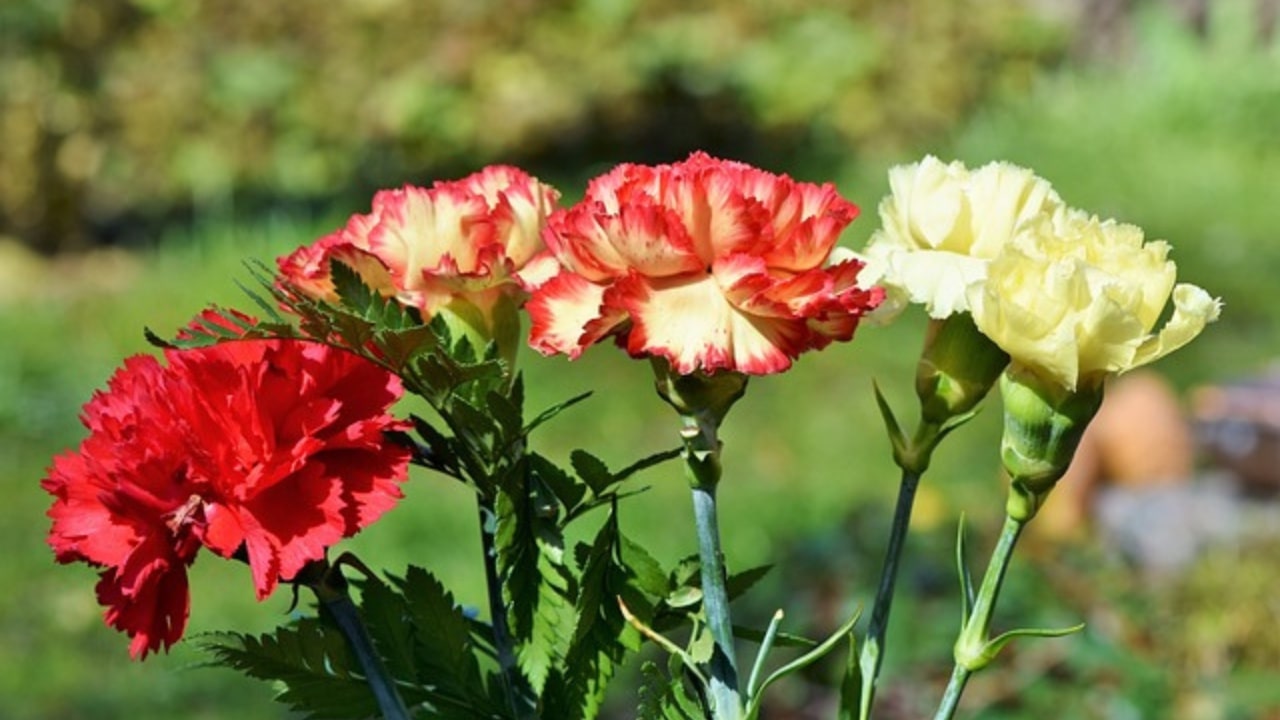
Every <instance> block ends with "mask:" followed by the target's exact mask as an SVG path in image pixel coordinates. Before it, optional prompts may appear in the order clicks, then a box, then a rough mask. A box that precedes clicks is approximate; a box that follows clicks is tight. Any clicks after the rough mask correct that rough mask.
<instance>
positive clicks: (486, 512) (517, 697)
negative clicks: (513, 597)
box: [477, 499, 538, 720]
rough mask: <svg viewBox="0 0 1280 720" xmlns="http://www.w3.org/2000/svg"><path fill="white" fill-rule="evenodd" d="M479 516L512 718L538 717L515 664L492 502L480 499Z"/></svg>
mask: <svg viewBox="0 0 1280 720" xmlns="http://www.w3.org/2000/svg"><path fill="white" fill-rule="evenodd" d="M477 511H478V514H479V517H480V549H481V553H482V554H483V555H484V580H485V589H486V591H487V593H488V596H489V618H490V621H489V622H490V627H491V628H492V629H493V647H494V649H495V650H496V652H497V654H498V671H499V674H500V677H501V678H502V688H503V691H504V694H505V695H506V697H507V704H508V706H509V707H510V709H511V713H512V716H513V717H515V718H519V719H520V720H530V719H532V718H536V717H538V712H537V698H536V697H535V696H534V692H533V688H531V687H529V683H528V681H527V680H526V679H525V677H524V675H523V674H521V673H520V669H519V667H518V665H517V663H516V651H515V642H514V641H513V640H512V638H511V628H510V626H509V625H508V624H507V605H506V603H505V602H503V600H502V579H501V578H500V577H499V575H498V550H497V538H496V535H497V518H496V515H495V512H494V508H493V504H492V502H489V501H486V500H484V499H479V500H477Z"/></svg>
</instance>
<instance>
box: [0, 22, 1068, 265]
mask: <svg viewBox="0 0 1280 720" xmlns="http://www.w3.org/2000/svg"><path fill="white" fill-rule="evenodd" d="M1023 5H1024V2H1022V1H1020V0H963V1H961V2H953V0H845V1H844V2H834V1H827V2H824V1H822V0H809V1H807V0H789V1H785V2H774V1H766V0H709V1H708V2H703V3H685V2H678V1H676V0H655V1H652V2H640V0H430V1H427V2H424V1H421V0H331V1H328V2H321V0H300V1H298V2H288V3H264V2H256V1H255V0H226V1H224V2H198V0H6V2H4V3H3V4H2V5H0V88H3V90H2V91H0V135H2V136H3V142H0V167H3V169H4V172H3V174H0V235H4V234H11V235H15V236H17V237H18V238H20V239H21V240H22V241H24V242H26V243H27V244H29V245H31V246H33V247H37V248H39V249H41V250H44V251H56V250H64V249H69V248H73V247H76V246H81V245H84V244H86V243H88V242H90V241H92V240H94V239H101V238H102V237H117V238H118V237H124V238H128V237H129V236H130V234H131V233H133V234H137V233H138V232H139V230H138V229H139V228H142V229H143V232H145V229H146V228H147V227H148V221H154V220H155V219H157V218H161V217H164V216H165V215H166V214H172V213H174V212H191V211H194V212H196V213H197V214H201V213H204V214H209V213H212V214H219V213H222V214H225V213H227V212H228V211H229V210H230V209H231V207H232V203H233V201H234V202H235V203H237V210H238V211H239V210H243V208H244V207H245V206H246V202H249V204H250V205H251V204H252V203H251V202H250V201H252V199H253V198H255V197H256V198H258V199H259V200H261V199H267V200H269V201H270V202H282V201H293V200H298V201H308V200H311V201H316V200H319V201H324V200H332V199H333V197H334V196H335V195H337V194H339V193H342V192H350V191H353V190H358V191H360V192H366V191H367V189H368V188H370V187H373V186H378V185H386V184H395V183H398V182H403V181H405V180H407V179H410V178H412V177H415V176H422V175H425V174H431V173H442V172H452V171H454V170H461V169H469V168H472V167H474V166H476V165H478V164H481V163H484V162H491V161H494V160H498V159H502V160H508V161H528V160H530V159H533V160H534V161H537V159H538V158H541V159H542V160H541V162H542V163H543V164H546V165H553V164H554V163H556V162H557V160H556V158H568V159H570V160H577V161H583V160H585V159H590V158H600V157H608V158H610V159H622V157H621V156H622V153H623V152H627V153H629V154H628V155H627V156H626V158H627V159H637V160H643V159H672V157H671V156H672V155H673V154H678V153H683V152H687V151H688V149H689V148H690V147H691V146H693V145H698V144H702V145H711V146H712V147H711V149H713V150H714V149H716V148H715V147H714V145H715V144H720V146H721V151H728V150H737V151H739V152H740V153H741V154H744V155H748V156H749V155H751V151H750V148H751V147H755V148H763V149H765V150H764V151H765V152H772V153H775V154H776V155H777V156H778V157H790V152H791V149H794V148H796V147H797V146H801V147H806V148H812V147H825V148H838V149H839V150H840V151H841V152H842V153H844V152H848V151H849V149H850V148H852V149H854V151H856V150H857V149H863V150H866V149H873V150H874V151H880V152H891V151H892V149H894V148H899V147H901V146H903V145H904V144H916V143H919V142H920V141H921V139H922V138H927V137H932V136H935V135H936V134H937V133H939V132H942V131H946V130H948V129H950V128H951V127H953V126H954V125H955V123H956V122H957V121H958V120H959V119H961V118H963V117H964V116H965V115H966V113H967V112H968V111H969V110H970V109H971V108H973V107H974V106H975V104H976V103H978V102H979V101H980V100H981V99H982V98H983V97H984V96H986V95H988V94H989V93H990V92H991V91H992V90H993V89H999V88H1006V89H1007V88H1008V87H1010V86H1014V87H1018V86H1023V85H1025V84H1027V83H1028V82H1029V80H1030V78H1031V77H1032V75H1033V74H1034V70H1035V69H1036V67H1037V66H1038V65H1040V64H1041V63H1043V62H1045V61H1046V60H1049V59H1051V58H1053V57H1055V56H1056V54H1057V53H1058V52H1059V51H1060V49H1061V48H1062V47H1063V46H1064V45H1065V41H1066V38H1065V37H1064V36H1063V35H1062V34H1061V33H1059V32H1057V31H1056V30H1055V29H1054V28H1052V27H1050V26H1048V25H1046V24H1045V23H1043V22H1040V21H1038V20H1037V19H1036V16H1035V15H1033V14H1032V13H1031V12H1030V11H1029V10H1028V9H1026V8H1024V7H1023ZM735 138H737V140H735ZM744 138H745V140H743V139H744ZM733 142H739V144H740V145H742V146H741V147H735V146H732V145H729V146H726V145H725V143H733ZM637 151H638V152H641V153H647V154H649V155H651V156H653V157H652V158H649V157H634V155H635V153H636V152H637Z"/></svg>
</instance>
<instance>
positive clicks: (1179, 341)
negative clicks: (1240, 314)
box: [1129, 283, 1222, 368]
mask: <svg viewBox="0 0 1280 720" xmlns="http://www.w3.org/2000/svg"><path fill="white" fill-rule="evenodd" d="M1221 311H1222V301H1221V300H1218V299H1216V298H1214V297H1212V296H1211V295H1209V293H1207V292H1205V291H1204V290H1203V289H1201V288H1199V287H1196V286H1195V285H1191V284H1188V283H1181V284H1179V285H1177V286H1176V287H1174V288H1173V317H1171V318H1169V322H1168V323H1166V324H1165V326H1164V327H1163V328H1161V329H1160V333H1159V334H1157V335H1155V336H1154V337H1151V338H1148V339H1147V341H1146V342H1144V343H1142V345H1141V346H1140V347H1139V348H1138V351H1137V353H1136V354H1135V355H1134V358H1133V364H1132V365H1130V366H1129V367H1130V368H1135V367H1138V366H1140V365H1146V364H1147V363H1149V362H1151V361H1153V360H1156V359H1158V358H1162V357H1164V356H1165V355H1168V354H1169V353H1171V352H1173V351H1174V350H1177V349H1178V348H1180V347H1182V346H1183V345H1186V344H1187V343H1189V342H1191V341H1192V340H1194V339H1195V337H1196V336H1197V335H1199V334H1200V332H1201V331H1202V330H1204V327H1205V325H1208V324H1209V323H1211V322H1213V321H1215V320H1217V319H1218V315H1219V313H1221Z"/></svg>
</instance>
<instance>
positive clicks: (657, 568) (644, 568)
mask: <svg viewBox="0 0 1280 720" xmlns="http://www.w3.org/2000/svg"><path fill="white" fill-rule="evenodd" d="M619 539H620V541H621V548H620V553H619V555H620V557H621V558H622V564H623V566H624V567H626V569H627V571H628V572H629V573H630V574H631V577H632V578H633V583H634V585H635V586H636V587H637V588H639V589H640V590H641V591H643V592H644V593H646V594H648V595H651V596H653V597H657V598H661V597H665V596H666V595H667V593H668V592H669V591H670V589H671V587H670V585H669V584H668V582H667V573H666V572H664V571H663V569H662V565H660V564H659V563H658V561H657V560H655V559H654V558H653V556H652V555H650V554H649V551H648V550H645V549H644V547H643V546H641V545H639V544H638V543H636V542H634V541H632V540H631V539H630V538H628V537H626V536H625V535H622V536H620V538H619Z"/></svg>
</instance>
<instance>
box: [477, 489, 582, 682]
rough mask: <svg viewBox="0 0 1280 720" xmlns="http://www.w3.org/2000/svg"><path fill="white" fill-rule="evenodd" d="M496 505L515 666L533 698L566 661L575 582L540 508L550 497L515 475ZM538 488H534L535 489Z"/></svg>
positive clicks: (560, 541)
mask: <svg viewBox="0 0 1280 720" xmlns="http://www.w3.org/2000/svg"><path fill="white" fill-rule="evenodd" d="M512 475H513V480H514V482H512V483H504V486H503V487H501V488H500V491H499V493H498V497H497V501H496V504H495V512H496V527H495V530H496V532H495V536H494V540H495V548H496V550H497V555H498V572H499V576H500V578H501V583H502V591H503V599H504V600H505V601H506V602H507V606H508V607H509V608H510V622H511V632H512V635H513V636H514V639H515V641H516V661H517V663H518V665H519V667H520V671H521V672H522V673H523V674H524V676H525V677H526V678H527V679H528V680H529V684H530V686H531V687H532V688H533V690H534V692H535V693H537V694H539V695H541V694H542V690H543V687H544V686H545V684H546V681H547V678H548V677H549V675H550V674H551V671H552V669H553V668H554V667H555V665H556V664H557V663H558V662H559V661H560V660H561V659H562V658H563V657H564V653H565V647H564V646H565V644H566V642H567V638H566V635H567V633H566V632H565V626H566V625H567V624H568V622H569V620H568V618H566V617H565V615H566V611H567V610H568V608H569V600H568V599H567V596H568V594H569V590H570V587H571V585H572V583H573V581H574V578H573V576H572V575H571V574H570V572H569V570H568V568H567V567H566V566H565V565H564V538H563V536H562V535H561V531H560V528H559V527H558V525H557V524H556V518H555V516H554V515H551V516H550V517H548V516H547V515H546V514H545V513H540V512H539V508H540V506H541V505H543V504H544V503H545V502H546V501H547V496H549V495H551V493H550V492H549V491H548V492H547V493H545V494H543V493H539V492H530V490H534V489H535V488H531V487H530V486H529V484H528V483H527V478H526V477H524V474H523V473H513V474H512ZM535 487H536V485H535Z"/></svg>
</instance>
